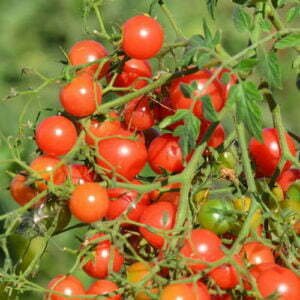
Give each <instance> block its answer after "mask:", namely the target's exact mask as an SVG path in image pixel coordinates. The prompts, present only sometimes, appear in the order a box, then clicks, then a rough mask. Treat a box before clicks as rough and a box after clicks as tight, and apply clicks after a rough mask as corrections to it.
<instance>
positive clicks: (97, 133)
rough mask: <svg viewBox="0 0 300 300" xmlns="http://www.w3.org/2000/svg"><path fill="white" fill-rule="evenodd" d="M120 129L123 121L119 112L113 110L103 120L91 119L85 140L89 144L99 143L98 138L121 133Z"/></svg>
mask: <svg viewBox="0 0 300 300" xmlns="http://www.w3.org/2000/svg"><path fill="white" fill-rule="evenodd" d="M120 130H121V122H120V120H119V116H118V114H117V113H115V112H111V113H109V114H108V116H107V118H106V119H105V120H104V121H102V122H101V121H98V120H96V119H93V120H91V123H90V125H89V128H88V129H87V133H86V136H85V141H86V143H87V144H88V145H90V146H94V145H95V144H96V143H97V139H99V138H103V137H106V136H110V135H115V134H119V131H120Z"/></svg>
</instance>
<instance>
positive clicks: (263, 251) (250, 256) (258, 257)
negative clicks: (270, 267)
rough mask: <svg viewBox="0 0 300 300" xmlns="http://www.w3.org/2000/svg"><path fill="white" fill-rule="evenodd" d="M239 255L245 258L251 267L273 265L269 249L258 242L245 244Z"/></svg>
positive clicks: (272, 257) (273, 259) (273, 260)
mask: <svg viewBox="0 0 300 300" xmlns="http://www.w3.org/2000/svg"><path fill="white" fill-rule="evenodd" d="M241 255H242V256H245V257H246V259H247V261H248V262H249V263H250V264H251V265H259V264H262V263H275V258H274V255H273V253H272V251H271V249H270V248H269V247H268V246H265V245H264V244H262V243H259V242H249V243H246V244H245V245H244V246H243V248H242V250H241Z"/></svg>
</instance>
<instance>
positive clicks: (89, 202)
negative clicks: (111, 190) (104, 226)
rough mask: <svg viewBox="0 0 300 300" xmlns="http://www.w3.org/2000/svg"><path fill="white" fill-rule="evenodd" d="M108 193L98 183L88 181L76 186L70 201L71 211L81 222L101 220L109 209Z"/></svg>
mask: <svg viewBox="0 0 300 300" xmlns="http://www.w3.org/2000/svg"><path fill="white" fill-rule="evenodd" d="M108 204H109V200H108V195H107V191H106V189H105V188H103V187H102V186H100V185H99V184H98V183H95V182H94V183H93V182H88V183H84V184H81V185H78V186H77V187H75V189H74V191H73V193H72V195H71V198H70V201H69V208H70V211H71V213H72V214H73V215H74V216H75V217H76V218H77V219H78V220H80V221H81V222H85V223H93V222H96V221H100V220H101V219H102V218H103V217H104V216H105V214H106V213H107V210H108Z"/></svg>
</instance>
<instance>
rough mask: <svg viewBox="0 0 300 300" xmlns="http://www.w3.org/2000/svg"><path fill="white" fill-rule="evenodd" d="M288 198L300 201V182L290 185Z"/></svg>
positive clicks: (287, 193)
mask: <svg viewBox="0 0 300 300" xmlns="http://www.w3.org/2000/svg"><path fill="white" fill-rule="evenodd" d="M286 198H288V199H293V200H298V201H300V181H299V180H298V181H296V182H294V183H293V184H291V185H290V187H289V189H288V190H287V192H286Z"/></svg>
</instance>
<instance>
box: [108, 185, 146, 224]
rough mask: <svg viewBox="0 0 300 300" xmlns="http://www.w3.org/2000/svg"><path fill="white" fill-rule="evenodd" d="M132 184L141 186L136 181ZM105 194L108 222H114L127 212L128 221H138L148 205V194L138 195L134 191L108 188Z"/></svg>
mask: <svg viewBox="0 0 300 300" xmlns="http://www.w3.org/2000/svg"><path fill="white" fill-rule="evenodd" d="M133 183H134V184H141V183H140V182H138V181H137V180H135V181H133ZM107 193H108V197H109V200H110V201H109V207H108V211H107V213H106V218H107V219H108V220H114V219H116V218H118V217H120V216H121V215H122V214H123V213H124V212H125V211H127V212H128V213H127V214H128V218H129V219H130V220H132V221H139V219H140V216H141V214H142V213H143V211H144V210H145V208H146V207H147V206H148V205H149V203H150V199H149V195H148V194H143V195H139V193H138V192H137V191H134V190H128V189H124V188H109V189H108V190H107Z"/></svg>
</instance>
